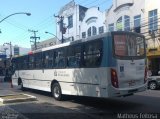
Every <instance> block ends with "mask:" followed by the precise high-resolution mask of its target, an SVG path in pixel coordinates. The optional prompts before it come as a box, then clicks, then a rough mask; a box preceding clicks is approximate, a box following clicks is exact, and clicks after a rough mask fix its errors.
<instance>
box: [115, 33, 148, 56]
mask: <svg viewBox="0 0 160 119" xmlns="http://www.w3.org/2000/svg"><path fill="white" fill-rule="evenodd" d="M113 40H114V53H115V55H116V56H143V55H144V53H145V47H144V45H145V44H144V38H143V37H140V36H136V35H131V34H115V35H114V36H113Z"/></svg>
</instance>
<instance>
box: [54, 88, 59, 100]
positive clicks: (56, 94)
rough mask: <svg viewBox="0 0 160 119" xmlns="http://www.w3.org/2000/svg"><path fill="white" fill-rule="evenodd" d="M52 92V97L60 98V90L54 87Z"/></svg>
mask: <svg viewBox="0 0 160 119" xmlns="http://www.w3.org/2000/svg"><path fill="white" fill-rule="evenodd" d="M53 92H54V96H55V97H56V98H58V97H59V96H60V90H59V88H58V86H56V87H54V90H53Z"/></svg>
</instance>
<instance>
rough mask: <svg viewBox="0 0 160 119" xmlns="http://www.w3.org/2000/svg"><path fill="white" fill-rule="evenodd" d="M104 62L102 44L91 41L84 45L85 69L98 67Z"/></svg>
mask: <svg viewBox="0 0 160 119" xmlns="http://www.w3.org/2000/svg"><path fill="white" fill-rule="evenodd" d="M101 60H102V42H101V40H99V41H96V42H94V41H91V42H88V43H86V44H85V45H84V51H83V65H84V67H98V66H100V64H101Z"/></svg>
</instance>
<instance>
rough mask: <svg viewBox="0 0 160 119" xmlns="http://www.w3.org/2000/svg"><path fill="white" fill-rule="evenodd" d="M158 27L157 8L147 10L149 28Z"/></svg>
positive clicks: (155, 28) (154, 28)
mask: <svg viewBox="0 0 160 119" xmlns="http://www.w3.org/2000/svg"><path fill="white" fill-rule="evenodd" d="M157 29H158V19H157V9H155V10H152V11H149V30H157Z"/></svg>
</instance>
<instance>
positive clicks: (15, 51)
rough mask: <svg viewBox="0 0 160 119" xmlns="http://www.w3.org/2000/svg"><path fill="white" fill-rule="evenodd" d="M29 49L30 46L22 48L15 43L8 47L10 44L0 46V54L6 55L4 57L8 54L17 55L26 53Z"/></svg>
mask: <svg viewBox="0 0 160 119" xmlns="http://www.w3.org/2000/svg"><path fill="white" fill-rule="evenodd" d="M10 48H12V49H10ZM30 51H31V49H30V48H24V47H20V46H17V45H15V46H12V47H10V45H5V46H0V54H2V55H6V57H5V58H9V57H10V55H12V56H19V55H24V54H28V52H30ZM11 52H12V53H11Z"/></svg>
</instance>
